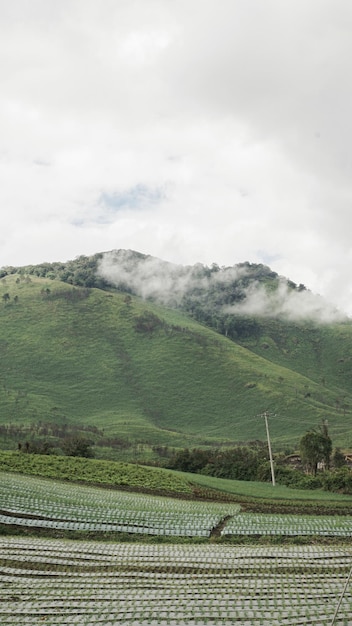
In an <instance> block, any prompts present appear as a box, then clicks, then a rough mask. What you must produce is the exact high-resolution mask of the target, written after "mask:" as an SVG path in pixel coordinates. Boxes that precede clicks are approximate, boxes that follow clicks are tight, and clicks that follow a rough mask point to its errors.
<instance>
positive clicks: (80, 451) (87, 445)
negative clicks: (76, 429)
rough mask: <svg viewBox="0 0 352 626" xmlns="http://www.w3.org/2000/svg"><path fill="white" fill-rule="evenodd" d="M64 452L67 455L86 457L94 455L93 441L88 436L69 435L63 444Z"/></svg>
mask: <svg viewBox="0 0 352 626" xmlns="http://www.w3.org/2000/svg"><path fill="white" fill-rule="evenodd" d="M62 449H63V452H64V453H65V454H66V455H67V456H82V457H86V458H92V457H94V452H93V450H92V442H91V441H90V440H89V439H86V437H81V436H79V435H73V436H72V437H67V438H66V439H65V440H64V442H63V444H62Z"/></svg>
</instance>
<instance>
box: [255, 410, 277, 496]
mask: <svg viewBox="0 0 352 626" xmlns="http://www.w3.org/2000/svg"><path fill="white" fill-rule="evenodd" d="M269 415H270V414H269V413H268V411H264V413H261V414H260V415H259V416H258V417H264V420H265V428H266V437H267V440H268V450H269V459H270V469H271V482H272V484H273V487H275V472H274V461H273V455H272V452H271V444H270V435H269V426H268V417H269ZM274 417H275V416H274Z"/></svg>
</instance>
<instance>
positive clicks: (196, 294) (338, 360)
mask: <svg viewBox="0 0 352 626" xmlns="http://www.w3.org/2000/svg"><path fill="white" fill-rule="evenodd" d="M119 256H120V257H121V258H122V259H123V261H124V264H125V265H124V273H123V272H121V267H120V271H119V273H118V274H116V273H115V275H114V274H113V272H112V271H111V270H113V269H114V268H113V266H114V262H113V261H114V258H111V255H110V258H109V257H108V258H106V257H104V255H95V256H94V257H90V258H87V257H80V258H79V259H77V260H76V261H72V262H69V263H68V264H44V266H43V265H42V266H28V267H26V268H4V269H3V270H2V272H1V275H2V278H1V280H0V350H1V352H0V353H1V359H0V381H1V382H0V434H1V437H2V445H3V446H4V447H6V446H8V445H9V441H10V440H11V446H13V441H14V438H17V439H18V440H19V439H20V438H21V439H23V437H26V433H27V431H26V429H28V428H29V427H30V425H32V426H31V428H32V431H31V432H35V431H38V433H39V432H41V433H42V434H43V433H44V434H45V432H47V434H48V435H49V436H52V435H53V433H54V430H55V428H59V429H60V428H61V431H62V432H63V431H65V430H67V431H69V430H70V428H73V427H74V428H78V429H80V432H86V433H87V435H89V437H91V438H92V439H93V440H99V441H100V442H103V441H105V443H108V444H109V445H112V446H114V445H115V447H118V446H120V447H121V448H123V445H124V444H126V443H127V442H129V445H131V444H134V445H136V444H137V443H138V444H139V446H141V445H143V444H149V445H152V446H157V447H160V446H181V447H183V446H189V447H191V446H198V445H214V444H218V443H228V444H229V443H235V442H239V441H250V440H258V439H262V440H263V439H265V428H264V423H263V420H262V418H260V417H258V415H259V414H260V413H262V412H263V411H264V410H269V411H270V412H272V413H275V414H276V417H273V418H272V419H271V421H270V432H271V436H272V439H273V441H274V443H275V445H276V447H277V448H284V447H285V446H295V445H297V442H298V440H299V438H300V437H301V436H302V434H304V432H305V431H306V430H307V429H308V428H310V427H314V426H317V425H318V424H319V423H320V422H321V420H322V419H328V421H329V431H330V434H331V437H332V439H333V443H334V445H341V446H343V447H350V446H351V445H352V425H351V420H350V416H351V408H350V407H351V406H352V378H351V367H352V361H351V348H352V324H351V322H350V321H348V320H344V319H341V318H340V317H339V315H338V313H337V312H334V311H333V309H332V308H329V307H327V306H326V305H325V303H323V302H322V301H321V300H320V299H316V297H314V296H312V295H311V294H310V293H307V290H306V289H305V288H304V286H302V285H301V286H296V285H294V284H290V281H286V282H285V283H283V279H281V278H280V277H278V276H277V275H276V274H275V273H274V272H271V270H270V269H269V268H266V267H265V266H257V265H255V266H251V265H250V264H242V265H241V266H240V267H238V266H235V267H234V268H223V269H221V268H217V266H216V267H213V268H211V269H209V268H205V267H204V266H194V267H193V268H182V267H178V266H172V265H171V264H165V263H164V262H157V261H156V260H154V259H152V258H151V257H145V256H143V255H139V254H138V253H131V252H129V253H128V254H126V253H123V254H119V253H115V255H113V257H115V261H116V259H117V260H118V258H119ZM146 259H147V260H148V259H149V260H148V262H147V264H146V265H144V262H145V260H146ZM120 260H121V259H120ZM107 261H108V262H109V266H107V265H106V262H107ZM103 262H104V263H105V267H104V264H103ZM126 262H127V263H128V264H129V267H130V271H127V270H126V267H125V266H126ZM136 263H137V264H136ZM140 263H143V265H142V267H143V272H144V273H143V272H141V271H137V269H138V265H139V264H140ZM69 268H70V269H69ZM108 269H109V270H110V274H109V272H108ZM115 269H116V267H115ZM139 270H141V268H139ZM156 270H157V271H156ZM148 273H149V274H148ZM148 275H149V278H148ZM170 276H171V277H173V281H171V279H170ZM58 278H59V279H60V280H58ZM117 278H118V279H117ZM131 278H132V279H133V280H129V279H131ZM64 281H71V283H75V284H68V283H67V282H64ZM79 283H81V284H79ZM283 284H284V288H283ZM181 287H182V288H181ZM261 289H265V294H266V296H265V297H266V298H267V300H265V298H264V304H263V293H264V292H263V293H261ZM143 290H144V293H143ZM283 292H284V296H282V293H283ZM253 293H254V294H255V299H257V296H258V293H261V297H262V308H263V306H266V307H268V306H269V304H268V303H269V302H272V303H273V306H274V305H275V306H276V308H275V307H274V309H273V314H272V315H271V316H270V315H269V314H268V313H266V314H265V315H264V314H263V310H262V311H261V312H258V311H257V313H256V314H255V315H254V314H253V313H252V314H249V312H248V311H247V309H248V307H249V305H250V306H252V307H253V302H254V301H255V300H254V299H253V298H254V296H253V295H251V294H253ZM280 293H281V296H280ZM302 294H303V296H304V298H305V300H304V302H305V303H307V302H309V305H307V304H305V311H306V313H305V316H303V317H299V316H298V315H296V316H294V315H292V311H293V310H294V307H296V309H297V310H298V311H299V306H300V305H298V304H297V300H293V299H292V300H291V302H292V303H293V304H292V308H291V310H289V313H290V314H288V313H287V312H286V315H285V309H284V304H285V302H287V301H288V300H290V298H292V297H293V298H296V299H297V298H299V297H301V296H302ZM171 296H172V297H171ZM270 298H271V300H270ZM273 298H274V299H273ZM280 298H281V300H280ZM299 302H300V301H299ZM302 302H303V301H302ZM313 302H314V304H313ZM234 307H235V308H234ZM324 316H325V320H324V323H322V322H321V319H322V318H324ZM318 317H319V322H318V321H317V319H318ZM5 425H6V427H5ZM9 434H10V435H11V437H10V438H9ZM131 453H132V450H131V448H129V450H128V453H127V454H128V456H129V457H130V456H131ZM136 454H137V451H136Z"/></svg>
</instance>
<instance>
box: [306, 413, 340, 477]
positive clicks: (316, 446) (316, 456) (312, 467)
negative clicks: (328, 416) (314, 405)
mask: <svg viewBox="0 0 352 626" xmlns="http://www.w3.org/2000/svg"><path fill="white" fill-rule="evenodd" d="M299 450H300V455H301V459H302V463H303V465H304V466H305V467H306V468H307V470H308V471H309V473H311V474H313V476H316V474H317V470H318V463H324V466H325V469H329V467H330V457H331V452H332V443H331V439H330V437H329V434H328V429H327V423H326V422H323V423H322V425H321V426H320V428H319V430H314V429H313V430H310V431H308V432H307V433H306V434H305V435H303V437H302V438H301V440H300V442H299Z"/></svg>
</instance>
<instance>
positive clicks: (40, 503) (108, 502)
mask: <svg viewBox="0 0 352 626" xmlns="http://www.w3.org/2000/svg"><path fill="white" fill-rule="evenodd" d="M239 510H240V507H239V505H238V504H235V503H228V504H225V503H217V502H195V501H192V500H180V499H174V498H164V497H160V496H159V497H158V496H150V495H145V494H140V493H128V492H125V491H116V490H109V489H101V488H97V487H87V486H81V485H75V484H72V483H71V484H70V483H61V482H56V481H53V480H49V479H43V478H37V477H33V476H21V475H17V474H10V473H6V472H0V523H1V524H8V525H16V526H22V527H29V528H45V529H55V530H58V529H59V530H65V531H66V530H67V531H69V530H75V531H80V530H81V531H93V532H100V533H101V532H115V533H121V532H122V533H132V534H135V533H138V534H146V535H163V536H188V537H192V536H194V537H209V536H210V534H211V532H212V529H213V528H215V527H217V526H218V524H219V523H220V522H221V521H222V520H223V518H225V517H227V516H230V515H235V514H236V513H238V512H239Z"/></svg>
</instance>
